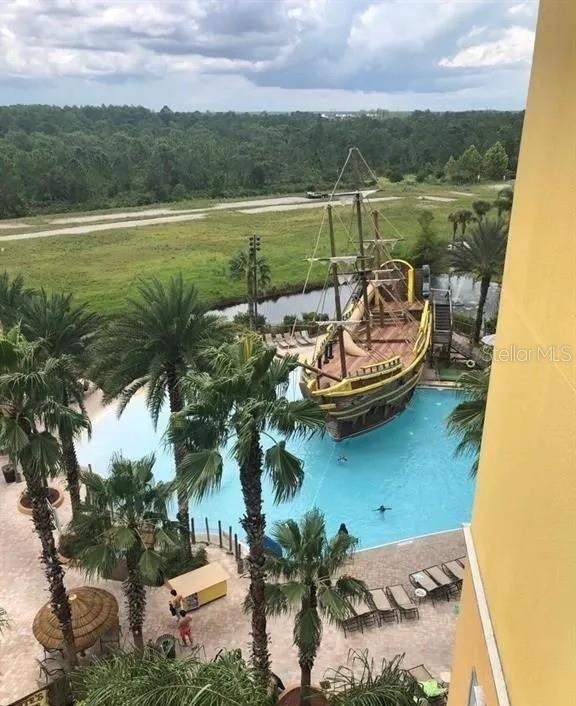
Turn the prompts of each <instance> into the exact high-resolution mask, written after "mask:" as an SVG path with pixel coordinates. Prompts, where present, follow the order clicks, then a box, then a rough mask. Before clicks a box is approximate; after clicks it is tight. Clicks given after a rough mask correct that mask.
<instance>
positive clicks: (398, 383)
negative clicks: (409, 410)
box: [301, 361, 424, 441]
mask: <svg viewBox="0 0 576 706" xmlns="http://www.w3.org/2000/svg"><path fill="white" fill-rule="evenodd" d="M423 367H424V361H422V362H421V363H420V365H417V366H415V367H414V368H413V369H412V370H410V371H406V374H405V375H403V376H400V377H398V378H396V379H395V380H391V381H390V382H387V383H384V384H382V385H381V386H380V387H378V388H377V389H374V390H371V391H370V392H362V391H359V392H358V394H353V395H350V396H347V397H345V398H340V399H338V400H336V401H332V400H331V401H329V402H328V401H326V402H324V400H319V399H318V397H317V396H315V397H313V399H316V401H317V402H320V404H321V407H322V408H323V409H324V410H325V412H326V430H327V431H328V433H329V434H330V436H331V437H332V438H333V439H335V440H336V441H341V440H343V439H347V438H349V437H351V436H358V435H359V434H364V433H365V432H367V431H371V430H373V429H376V428H378V427H380V426H382V425H384V424H386V423H387V422H389V421H391V420H392V419H394V418H395V417H396V416H397V415H398V414H400V413H401V412H402V411H403V410H404V409H405V408H406V406H407V405H408V403H409V402H410V400H411V398H412V395H413V394H414V390H415V388H416V386H417V384H418V382H419V381H420V377H421V375H422V370H423ZM301 389H302V393H303V395H304V396H305V397H311V395H310V394H309V391H308V387H307V386H306V384H302V385H301ZM323 402H324V404H323Z"/></svg>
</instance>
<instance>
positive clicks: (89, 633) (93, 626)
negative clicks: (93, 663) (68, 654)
mask: <svg viewBox="0 0 576 706" xmlns="http://www.w3.org/2000/svg"><path fill="white" fill-rule="evenodd" d="M68 598H69V601H70V610H71V611H72V630H73V632H74V639H75V643H76V651H77V652H81V651H83V650H85V649H87V648H88V647H91V646H92V645H93V644H94V643H95V642H96V641H97V640H98V638H99V637H100V636H101V635H103V634H104V633H105V632H107V631H108V630H110V628H112V627H114V625H117V624H118V602H117V601H116V598H114V596H113V595H112V594H111V593H108V591H104V590H103V589H101V588H91V587H89V586H83V587H80V588H73V589H71V590H70V591H68ZM32 632H33V633H34V637H35V638H36V639H37V640H38V642H39V643H40V644H41V645H43V646H44V647H47V648H49V649H55V648H58V649H59V648H61V647H62V645H63V642H64V641H63V638H62V631H61V630H60V625H59V623H58V619H57V618H56V616H55V615H54V613H53V612H52V607H51V605H50V603H46V605H44V606H43V607H42V608H40V610H39V611H38V613H37V614H36V617H35V618H34V623H33V625H32Z"/></svg>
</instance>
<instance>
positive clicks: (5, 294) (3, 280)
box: [0, 272, 32, 329]
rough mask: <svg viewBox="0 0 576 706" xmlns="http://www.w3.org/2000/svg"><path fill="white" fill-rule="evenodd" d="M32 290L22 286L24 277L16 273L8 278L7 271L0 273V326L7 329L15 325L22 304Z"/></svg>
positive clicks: (18, 318)
mask: <svg viewBox="0 0 576 706" xmlns="http://www.w3.org/2000/svg"><path fill="white" fill-rule="evenodd" d="M31 293H32V290H30V289H27V288H26V287H25V286H24V278H23V277H22V275H17V276H16V277H14V279H11V278H10V275H9V274H8V273H7V272H3V273H2V274H1V275H0V326H1V327H3V328H4V329H9V328H11V327H12V326H15V325H16V324H17V323H18V322H19V320H20V316H21V311H22V306H23V305H24V302H25V301H26V300H27V299H28V298H29V297H30V295H31Z"/></svg>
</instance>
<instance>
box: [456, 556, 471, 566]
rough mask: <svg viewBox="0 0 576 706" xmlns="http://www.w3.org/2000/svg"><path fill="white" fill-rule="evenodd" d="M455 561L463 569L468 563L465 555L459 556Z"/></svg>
mask: <svg viewBox="0 0 576 706" xmlns="http://www.w3.org/2000/svg"><path fill="white" fill-rule="evenodd" d="M456 561H457V562H458V563H459V564H460V565H461V566H462V567H463V568H464V569H465V568H466V566H467V565H468V557H466V556H460V557H458V559H456Z"/></svg>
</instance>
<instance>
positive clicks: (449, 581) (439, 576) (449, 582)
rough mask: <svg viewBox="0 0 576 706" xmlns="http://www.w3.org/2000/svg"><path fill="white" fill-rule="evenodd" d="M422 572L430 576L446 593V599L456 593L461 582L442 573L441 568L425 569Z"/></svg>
mask: <svg viewBox="0 0 576 706" xmlns="http://www.w3.org/2000/svg"><path fill="white" fill-rule="evenodd" d="M424 571H425V572H426V573H427V574H428V575H429V576H431V577H432V578H433V579H434V581H436V583H437V584H438V585H439V586H442V588H444V590H445V591H447V598H448V597H449V596H450V594H453V595H454V594H456V593H458V591H459V589H460V583H461V582H459V581H457V580H456V579H454V578H453V577H452V576H448V575H447V574H445V573H444V571H442V567H441V566H438V565H436V566H430V567H428V568H427V569H424Z"/></svg>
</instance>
